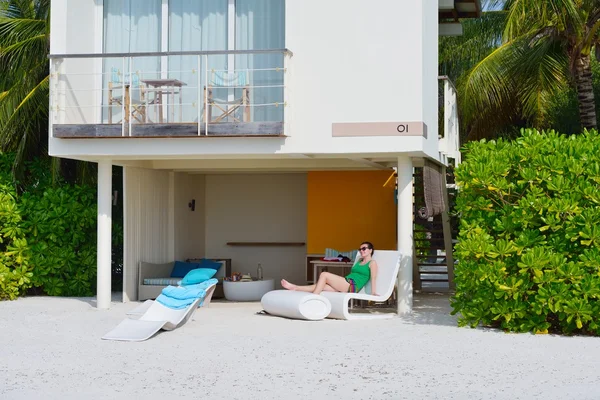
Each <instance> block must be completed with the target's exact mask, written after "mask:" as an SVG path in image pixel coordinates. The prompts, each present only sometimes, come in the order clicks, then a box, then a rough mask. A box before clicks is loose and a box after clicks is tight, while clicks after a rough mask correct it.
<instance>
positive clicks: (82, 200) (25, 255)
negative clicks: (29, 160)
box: [0, 154, 96, 299]
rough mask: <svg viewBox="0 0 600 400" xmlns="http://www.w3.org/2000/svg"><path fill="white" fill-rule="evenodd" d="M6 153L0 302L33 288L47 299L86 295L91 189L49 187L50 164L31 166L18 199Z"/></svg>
mask: <svg viewBox="0 0 600 400" xmlns="http://www.w3.org/2000/svg"><path fill="white" fill-rule="evenodd" d="M12 161H13V158H12V156H11V155H6V154H4V155H3V154H0V299H14V298H16V297H18V296H19V295H22V294H24V293H25V292H26V291H27V290H28V289H29V288H31V287H37V288H39V289H40V290H41V291H42V292H43V293H45V294H48V295H64V296H91V295H93V294H94V290H95V286H96V190H95V188H94V187H91V186H77V185H69V184H65V183H59V184H55V185H53V184H52V182H51V177H50V176H49V173H48V172H49V171H50V168H49V164H48V162H45V161H38V162H36V163H33V164H30V165H29V169H28V176H31V177H35V178H34V179H31V182H28V183H27V184H21V185H20V187H22V188H24V189H23V190H24V191H23V193H22V194H20V195H17V193H16V191H15V185H14V183H13V182H12V178H11V176H10V173H9V172H10V167H11V165H12Z"/></svg>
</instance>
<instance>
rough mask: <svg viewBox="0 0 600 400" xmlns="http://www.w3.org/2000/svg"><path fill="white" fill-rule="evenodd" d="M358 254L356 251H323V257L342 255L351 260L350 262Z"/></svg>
mask: <svg viewBox="0 0 600 400" xmlns="http://www.w3.org/2000/svg"><path fill="white" fill-rule="evenodd" d="M357 253H358V250H350V251H338V250H335V249H329V248H327V249H325V257H337V256H338V255H340V254H341V255H343V256H346V257H348V258H349V259H351V260H352V261H354V259H355V258H356V254H357Z"/></svg>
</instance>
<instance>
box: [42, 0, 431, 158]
mask: <svg viewBox="0 0 600 400" xmlns="http://www.w3.org/2000/svg"><path fill="white" fill-rule="evenodd" d="M67 4H68V7H67V8H65V9H64V10H63V11H66V12H65V13H64V14H61V13H59V12H54V9H53V15H52V18H53V21H52V26H53V27H58V28H57V29H58V33H59V34H58V35H57V36H56V38H55V37H54V36H53V38H52V44H53V46H52V52H57V51H58V50H64V51H65V52H68V53H75V52H79V51H86V52H94V51H97V44H96V42H95V39H96V38H98V37H99V35H101V31H102V24H98V23H97V18H98V15H101V14H98V13H99V12H101V9H100V7H98V9H96V11H93V10H94V5H95V2H94V1H93V0H53V7H55V6H61V5H63V8H64V7H66V5H67ZM437 7H438V5H437V2H436V1H430V0H411V1H408V0H404V1H398V0H378V1H377V2H366V1H364V0H327V1H323V0H288V1H287V3H286V47H287V48H289V49H290V50H291V51H292V52H293V53H294V56H293V57H292V59H291V64H290V71H291V78H290V81H289V93H288V99H289V102H290V103H289V108H288V109H287V110H286V115H287V114H291V120H290V123H289V127H290V130H289V132H286V134H288V135H290V137H289V138H287V139H275V138H270V139H260V138H252V139H246V138H235V139H232V138H214V139H211V140H210V141H199V140H194V139H182V138H180V139H176V140H173V139H158V138H157V139H151V140H147V139H135V140H136V142H135V143H136V144H135V146H122V142H121V141H120V140H117V139H103V140H102V141H88V140H59V139H50V154H51V155H56V156H67V157H68V156H71V157H86V156H92V157H94V156H104V155H107V154H109V155H113V156H114V157H113V158H115V157H130V156H132V157H141V156H145V157H154V156H163V157H164V156H165V155H167V156H172V157H174V158H184V157H186V156H189V155H196V156H197V155H236V156H244V155H264V156H268V155H273V154H311V153H312V154H362V153H398V154H399V153H411V155H413V156H419V155H420V153H421V152H422V151H423V150H425V151H426V152H427V154H429V155H431V156H434V157H437V154H436V149H437V147H436V146H437V107H438V106H437V90H435V92H434V90H433V89H434V86H435V87H436V88H437V81H436V79H437V51H438V46H437V32H438V17H437V12H438V10H437ZM98 10H100V11H98ZM65 15H66V17H67V18H69V20H68V24H67V25H68V28H64V27H62V28H61V25H60V23H59V22H63V23H65V22H66V21H65V20H64V19H65ZM75 15H77V16H75ZM57 21H58V22H57ZM94 27H95V29H94ZM61 29H62V31H61ZM65 30H66V31H65ZM53 35H54V32H53ZM65 36H68V37H69V39H68V40H67V41H66V45H64V44H61V43H58V42H60V41H64V37H65ZM57 43H58V44H57ZM82 103H83V101H82ZM434 117H435V118H434ZM412 121H417V122H418V121H423V122H425V123H426V124H427V126H428V137H429V139H427V140H424V139H423V138H421V137H381V136H377V137H351V138H349V137H339V138H333V137H332V126H331V124H332V123H339V122H412ZM365 133H366V134H368V133H369V132H365ZM248 141H251V142H252V145H250V146H242V145H241V144H243V143H247V142H248Z"/></svg>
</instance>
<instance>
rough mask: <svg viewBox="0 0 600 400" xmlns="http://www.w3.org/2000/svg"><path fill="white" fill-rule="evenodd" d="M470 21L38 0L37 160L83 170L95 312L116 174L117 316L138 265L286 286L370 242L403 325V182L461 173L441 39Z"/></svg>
mask: <svg viewBox="0 0 600 400" xmlns="http://www.w3.org/2000/svg"><path fill="white" fill-rule="evenodd" d="M479 12H480V6H479V0H439V1H436V0H378V1H370V2H367V1H365V0H52V16H51V31H52V35H51V55H50V64H51V100H50V110H51V112H50V127H49V152H50V155H51V156H55V157H64V158H70V159H77V160H85V161H92V162H97V163H98V265H97V268H98V289H97V290H98V292H97V300H98V303H97V304H98V308H108V307H109V306H110V300H111V283H110V279H111V214H112V213H111V208H112V204H113V189H112V166H122V167H123V175H124V182H123V193H119V194H118V196H117V197H118V199H119V200H118V201H123V202H124V203H123V207H124V273H123V275H124V284H123V301H130V300H136V299H137V290H138V281H137V279H138V275H137V274H138V265H139V263H140V262H141V261H146V262H156V263H160V262H167V261H173V260H182V259H187V258H200V257H207V258H226V259H230V260H231V261H232V265H233V267H232V268H233V270H234V271H242V272H246V271H255V270H256V265H257V263H259V262H260V263H261V264H262V268H263V269H264V274H265V275H266V276H269V277H271V278H275V280H276V281H278V280H279V279H280V278H282V277H286V278H288V279H289V280H292V281H299V282H301V281H306V280H310V279H312V277H311V276H310V274H309V273H308V272H307V271H308V269H307V268H306V266H307V256H310V255H315V254H322V253H324V251H325V248H326V247H330V248H335V249H339V250H341V251H346V250H351V249H355V248H356V247H357V246H358V245H359V244H360V243H361V242H362V241H364V240H370V241H372V242H373V243H374V244H375V245H376V247H377V248H382V249H384V248H388V249H394V248H397V249H399V250H400V251H401V252H402V253H403V254H404V255H405V262H404V263H403V265H402V268H401V271H400V274H399V284H398V312H399V313H407V312H410V311H411V308H412V290H413V289H412V282H413V260H412V254H413V247H414V245H413V214H414V212H413V168H414V167H415V166H422V165H423V164H424V162H425V161H426V160H429V161H431V162H434V163H436V164H437V165H440V166H443V165H447V164H448V163H449V159H454V160H457V161H459V160H460V154H459V152H458V150H459V141H458V120H457V115H456V93H455V91H454V89H453V86H452V84H451V83H450V82H448V81H447V80H445V81H442V83H441V84H442V86H443V87H444V91H442V93H444V95H443V96H444V97H443V100H444V104H445V107H444V111H443V112H444V121H445V122H444V124H443V127H444V129H443V131H442V132H439V129H438V113H439V112H440V111H439V109H440V104H439V101H438V100H439V93H440V81H439V79H438V35H456V34H460V33H461V25H460V23H459V22H458V18H461V17H474V16H477V15H479ZM442 22H443V23H442ZM394 169H397V189H398V197H397V201H396V199H395V198H394V188H393V186H394V185H393V184H392V187H390V186H389V185H388V186H386V185H385V182H386V180H387V179H388V177H390V176H391V174H393V173H394ZM121 194H122V197H120V196H121Z"/></svg>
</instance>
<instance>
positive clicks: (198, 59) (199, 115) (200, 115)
mask: <svg viewBox="0 0 600 400" xmlns="http://www.w3.org/2000/svg"><path fill="white" fill-rule="evenodd" d="M196 58H197V61H198V68H197V69H196V74H197V75H198V77H197V78H196V81H197V85H196V86H197V87H198V89H197V93H198V94H197V95H196V99H197V100H196V101H197V103H198V104H197V107H198V112H197V114H198V136H200V135H201V132H200V123H201V121H202V111H201V108H200V104H201V101H202V100H201V99H202V92H201V91H200V88H201V87H202V78H200V71H201V69H200V65H201V64H200V63H201V61H200V55H198V56H197V57H196Z"/></svg>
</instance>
